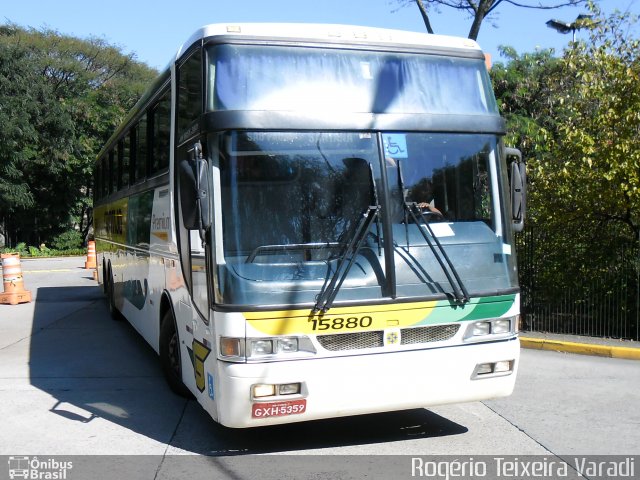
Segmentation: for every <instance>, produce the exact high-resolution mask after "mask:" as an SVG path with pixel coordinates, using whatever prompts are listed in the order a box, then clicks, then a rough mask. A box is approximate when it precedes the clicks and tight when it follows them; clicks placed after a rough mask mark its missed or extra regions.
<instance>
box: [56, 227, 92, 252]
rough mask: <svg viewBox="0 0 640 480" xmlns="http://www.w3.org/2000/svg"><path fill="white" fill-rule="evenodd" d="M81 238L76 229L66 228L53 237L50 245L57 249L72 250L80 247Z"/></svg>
mask: <svg viewBox="0 0 640 480" xmlns="http://www.w3.org/2000/svg"><path fill="white" fill-rule="evenodd" d="M83 240H84V239H83V238H82V234H81V233H80V232H79V231H78V230H67V231H66V232H63V233H61V234H60V235H58V236H56V237H54V238H53V240H52V241H51V245H52V246H53V248H55V249H57V250H73V249H78V248H80V247H82V243H83Z"/></svg>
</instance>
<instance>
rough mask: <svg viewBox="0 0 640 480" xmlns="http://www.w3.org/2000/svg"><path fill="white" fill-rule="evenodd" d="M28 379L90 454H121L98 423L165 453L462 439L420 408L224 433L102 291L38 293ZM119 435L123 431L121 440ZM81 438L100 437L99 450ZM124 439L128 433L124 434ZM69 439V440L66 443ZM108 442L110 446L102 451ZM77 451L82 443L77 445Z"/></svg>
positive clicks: (60, 425)
mask: <svg viewBox="0 0 640 480" xmlns="http://www.w3.org/2000/svg"><path fill="white" fill-rule="evenodd" d="M28 367H29V378H30V382H31V384H32V385H33V386H35V387H37V388H39V389H40V390H42V391H45V392H47V393H49V394H50V395H51V396H52V397H53V399H54V401H55V402H54V405H53V406H52V407H51V406H50V405H49V406H48V407H47V409H48V411H49V414H50V416H48V417H47V418H48V420H47V425H46V426H45V425H43V426H42V428H47V429H50V428H52V429H60V434H61V435H62V434H63V433H64V429H65V426H72V425H73V428H72V430H73V431H76V429H77V428H81V429H84V432H85V433H86V435H83V437H82V438H80V437H78V438H77V442H78V445H80V446H82V449H83V451H87V453H104V452H105V448H107V450H106V452H107V453H122V452H120V451H119V450H118V449H122V448H124V449H126V448H127V442H124V443H123V444H122V445H121V446H119V445H118V444H117V442H109V435H110V433H109V431H111V430H112V428H111V429H109V430H107V431H104V430H103V429H104V428H105V427H104V426H103V425H104V422H96V421H95V420H96V419H104V420H107V421H109V422H112V423H113V424H116V425H119V426H121V427H123V428H125V429H128V430H130V431H131V432H135V433H136V434H139V435H142V436H144V437H146V438H148V439H152V440H153V441H154V442H148V441H146V440H145V439H144V438H142V439H140V438H139V437H138V435H131V437H132V438H136V440H135V442H137V444H138V447H139V448H141V449H143V450H144V449H145V448H146V449H147V450H146V451H148V448H149V447H148V445H149V444H151V443H154V444H155V442H160V443H161V444H165V445H167V444H168V445H169V447H170V450H169V452H171V451H176V452H178V451H187V452H191V453H196V454H201V455H206V456H233V455H244V454H256V453H277V452H292V451H302V452H304V451H309V450H315V449H323V448H334V447H350V446H353V447H355V446H362V445H367V444H375V443H388V442H398V441H409V440H416V439H421V438H431V437H442V436H451V435H460V434H463V433H465V432H467V428H466V427H464V426H462V425H459V424H457V423H455V422H452V421H450V420H448V419H446V418H444V417H442V416H439V415H437V414H435V413H433V412H430V411H428V410H425V409H415V410H407V411H400V412H390V413H381V414H374V415H361V416H354V417H344V418H337V419H330V420H317V421H311V422H304V423H295V424H287V425H279V426H272V427H260V428H250V429H230V428H225V427H222V426H220V425H218V424H216V423H215V422H214V421H213V420H212V419H211V418H210V417H209V415H208V414H207V413H206V412H205V410H204V409H203V408H202V407H200V405H199V404H198V403H197V402H195V401H193V400H185V399H183V398H181V397H178V396H176V395H175V394H173V393H172V392H171V391H170V390H169V388H168V387H167V385H166V383H165V380H164V377H163V375H162V371H161V368H160V362H159V359H158V356H157V355H156V353H155V351H154V350H153V349H152V348H151V347H150V346H149V345H148V344H147V343H146V342H145V341H144V339H143V338H142V337H141V336H140V335H138V333H137V332H136V331H135V330H134V328H133V327H132V326H131V325H130V324H129V323H128V322H126V321H114V320H112V319H111V317H110V315H109V313H108V309H107V306H106V302H105V301H104V297H103V294H102V290H101V288H100V287H98V286H96V285H95V284H93V285H91V286H69V287H46V288H43V287H40V288H39V289H38V296H37V301H36V305H35V310H34V319H33V327H32V335H31V344H30V352H29V365H28ZM120 435H121V434H120ZM87 437H91V438H93V437H95V438H97V439H101V440H100V442H101V443H97V441H96V444H95V446H93V445H91V444H90V443H89V444H86V443H83V442H84V439H85V438H87ZM127 437H129V436H128V435H127ZM73 442H74V439H73V438H72V437H71V438H69V437H67V443H68V444H69V443H70V444H73ZM105 442H107V443H108V444H109V443H110V444H111V445H108V447H105V446H104V445H105ZM78 448H80V447H78Z"/></svg>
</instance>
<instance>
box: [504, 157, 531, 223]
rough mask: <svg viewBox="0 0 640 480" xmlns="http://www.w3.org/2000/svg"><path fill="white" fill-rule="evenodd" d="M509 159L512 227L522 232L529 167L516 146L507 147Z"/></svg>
mask: <svg viewBox="0 0 640 480" xmlns="http://www.w3.org/2000/svg"><path fill="white" fill-rule="evenodd" d="M505 152H506V155H507V161H509V158H513V160H511V162H510V168H511V171H510V175H509V176H510V180H511V184H510V186H511V215H512V218H511V220H512V223H511V225H512V228H513V231H514V232H521V231H522V230H523V229H524V217H525V212H526V210H527V169H526V166H525V163H524V161H523V160H522V153H521V152H520V150H517V149H515V148H506V149H505Z"/></svg>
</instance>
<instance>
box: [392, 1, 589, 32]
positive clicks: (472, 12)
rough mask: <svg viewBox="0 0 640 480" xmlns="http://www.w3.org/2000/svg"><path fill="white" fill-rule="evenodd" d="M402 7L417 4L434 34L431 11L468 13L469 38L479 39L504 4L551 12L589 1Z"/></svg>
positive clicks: (446, 3)
mask: <svg viewBox="0 0 640 480" xmlns="http://www.w3.org/2000/svg"><path fill="white" fill-rule="evenodd" d="M397 1H398V3H400V4H401V5H402V6H406V5H411V4H414V3H415V4H416V5H417V6H418V9H419V10H420V15H422V20H423V21H424V25H425V27H426V29H427V32H429V33H434V30H433V27H432V25H431V20H430V18H429V12H430V11H436V12H439V11H440V10H439V9H440V7H448V8H452V9H455V10H458V11H461V12H466V13H467V14H469V16H470V18H471V19H472V22H471V27H470V28H469V34H468V35H467V36H468V38H471V39H473V40H477V39H478V34H479V33H480V27H481V26H482V23H483V22H484V21H485V20H491V18H492V14H495V13H496V11H497V9H498V7H500V6H502V5H503V4H510V5H513V6H516V7H521V8H529V9H542V10H551V9H556V8H561V7H567V6H575V5H579V4H584V3H586V1H587V0H555V1H550V2H543V1H539V2H537V3H536V4H535V5H527V4H526V3H524V2H522V1H516V0H397Z"/></svg>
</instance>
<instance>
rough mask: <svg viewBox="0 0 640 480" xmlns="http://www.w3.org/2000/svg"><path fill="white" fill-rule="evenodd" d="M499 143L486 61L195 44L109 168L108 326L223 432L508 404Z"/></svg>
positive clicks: (104, 268)
mask: <svg viewBox="0 0 640 480" xmlns="http://www.w3.org/2000/svg"><path fill="white" fill-rule="evenodd" d="M504 133H505V123H504V120H503V119H502V118H501V117H500V115H499V113H498V109H497V105H496V100H495V97H494V95H493V91H492V87H491V84H490V80H489V75H488V73H487V68H486V66H485V58H484V55H483V53H482V51H481V50H480V48H479V47H478V46H477V44H476V43H475V42H473V41H470V40H467V39H460V38H450V37H443V36H436V35H426V34H419V33H410V32H404V31H394V30H385V29H374V28H363V27H354V26H342V25H306V24H305V25H302V24H301V25H293V24H277V25H276V24H239V25H235V24H234V25H222V24H216V25H209V26H206V27H203V28H202V29H200V30H198V31H197V32H196V33H195V34H194V35H193V36H192V37H191V38H190V39H189V40H188V41H187V42H186V43H185V44H184V46H183V47H182V48H180V50H179V51H178V53H177V54H176V56H175V59H174V60H172V61H171V63H170V64H169V66H168V68H167V69H166V71H165V72H163V73H162V74H161V75H160V76H159V78H158V79H157V81H156V82H155V83H154V84H153V86H152V87H151V88H150V89H149V91H148V92H147V93H146V94H145V95H144V96H143V97H142V98H141V99H140V101H139V102H138V104H137V105H136V106H135V108H134V109H133V110H132V112H131V113H130V114H129V116H128V117H127V119H126V120H125V122H124V123H123V124H122V126H121V127H120V128H119V129H118V130H117V131H116V132H115V134H114V135H113V136H112V138H111V140H110V141H109V142H108V143H107V145H106V146H105V148H104V149H103V150H102V152H101V153H100V155H99V157H98V159H97V165H96V177H95V214H94V216H95V236H96V244H97V252H98V270H99V280H100V282H101V283H102V284H103V286H104V290H105V293H106V295H107V298H108V304H109V306H110V309H111V310H112V314H113V315H114V316H116V317H125V318H126V319H127V320H128V321H129V322H131V324H132V325H133V326H134V328H135V329H136V330H137V331H138V332H139V333H140V334H141V335H142V336H143V337H144V338H145V339H146V341H147V342H149V344H151V346H152V347H153V348H154V349H155V350H156V351H157V352H158V354H159V355H160V359H161V362H162V365H163V369H164V372H165V375H166V377H167V380H168V382H169V385H170V386H171V388H172V389H173V390H174V391H175V392H177V393H180V394H183V395H193V396H195V398H196V399H197V400H198V402H199V403H200V404H201V405H202V406H203V408H204V409H205V410H206V411H207V412H208V413H209V414H210V415H211V417H213V419H214V420H216V421H217V422H220V423H221V424H223V425H226V426H229V427H253V426H261V425H271V424H277V423H287V422H299V421H306V420H312V419H321V418H329V417H337V416H347V415H357V414H366V413H372V412H383V411H393V410H402V409H410V408H417V407H428V406H434V405H440V404H447V403H453V402H467V401H474V400H482V399H488V398H494V397H500V396H505V395H509V394H510V393H511V392H512V390H513V387H514V382H515V377H516V371H517V368H518V359H519V341H518V338H517V324H518V315H519V288H518V281H517V271H516V261H515V249H514V243H513V232H514V231H517V230H519V229H521V228H522V224H523V216H524V184H525V181H524V164H523V163H522V160H521V158H520V156H519V154H518V152H517V151H515V150H510V149H506V148H505V147H504V145H503V140H502V138H503V135H504ZM507 157H509V159H510V160H512V161H510V162H507ZM509 182H511V185H510V183H509Z"/></svg>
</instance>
